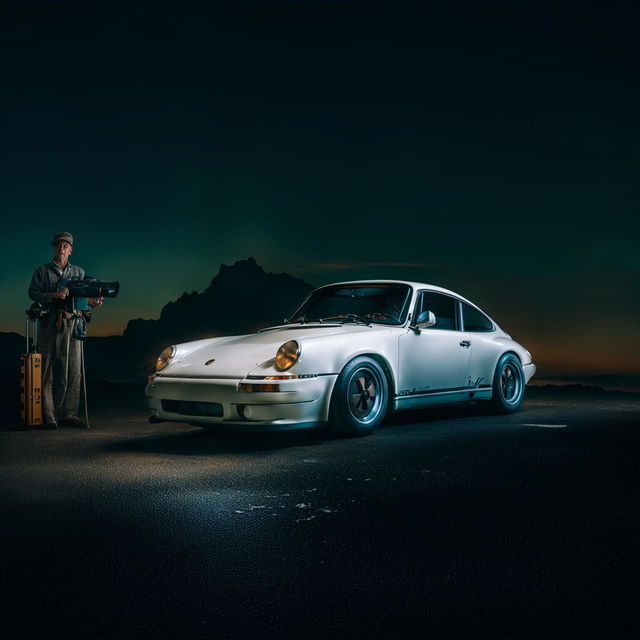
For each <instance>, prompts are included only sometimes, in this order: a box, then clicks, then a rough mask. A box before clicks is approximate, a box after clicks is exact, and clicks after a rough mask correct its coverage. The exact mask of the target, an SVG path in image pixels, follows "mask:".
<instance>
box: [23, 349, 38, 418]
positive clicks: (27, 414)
mask: <svg viewBox="0 0 640 640" xmlns="http://www.w3.org/2000/svg"><path fill="white" fill-rule="evenodd" d="M20 420H21V421H22V424H24V426H25V427H39V426H42V355H41V354H39V353H24V354H22V355H21V356H20Z"/></svg>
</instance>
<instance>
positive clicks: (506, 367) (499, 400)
mask: <svg viewBox="0 0 640 640" xmlns="http://www.w3.org/2000/svg"><path fill="white" fill-rule="evenodd" d="M524 388H525V381H524V373H523V371H522V364H521V363H520V359H519V358H518V356H516V355H514V354H513V353H505V354H504V355H503V356H501V357H500V360H498V364H497V365H496V370H495V373H494V374H493V387H492V394H491V400H489V401H488V402H487V403H486V404H487V406H488V408H489V409H490V410H491V411H492V412H493V413H513V412H514V411H517V410H518V409H519V408H520V405H521V404H522V399H523V398H524Z"/></svg>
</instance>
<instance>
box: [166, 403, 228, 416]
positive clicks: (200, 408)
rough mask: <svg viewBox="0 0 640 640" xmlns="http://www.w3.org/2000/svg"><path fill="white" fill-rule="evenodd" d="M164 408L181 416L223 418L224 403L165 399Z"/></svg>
mask: <svg viewBox="0 0 640 640" xmlns="http://www.w3.org/2000/svg"><path fill="white" fill-rule="evenodd" d="M162 409H163V410H164V411H168V412H169V413H179V414H180V415H181V416H209V417H211V418H221V417H222V415H223V412H222V405H221V404H220V403H219V402H191V401H188V400H163V401H162Z"/></svg>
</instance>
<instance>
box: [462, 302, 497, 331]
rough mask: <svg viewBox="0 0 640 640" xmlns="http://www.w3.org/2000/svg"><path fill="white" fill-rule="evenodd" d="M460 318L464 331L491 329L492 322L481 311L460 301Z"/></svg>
mask: <svg viewBox="0 0 640 640" xmlns="http://www.w3.org/2000/svg"><path fill="white" fill-rule="evenodd" d="M462 320H463V322H464V330H465V331H493V323H492V322H491V320H489V318H487V316H485V315H484V313H482V312H481V311H478V310H477V309H475V308H474V307H472V306H471V305H468V304H466V303H465V302H463V303H462Z"/></svg>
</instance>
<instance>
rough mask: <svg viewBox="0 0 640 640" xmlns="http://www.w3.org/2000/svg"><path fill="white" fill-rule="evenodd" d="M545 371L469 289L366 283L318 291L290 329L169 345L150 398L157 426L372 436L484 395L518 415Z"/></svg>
mask: <svg viewBox="0 0 640 640" xmlns="http://www.w3.org/2000/svg"><path fill="white" fill-rule="evenodd" d="M535 370H536V367H535V365H534V364H533V363H532V361H531V354H530V353H529V352H528V351H527V350H526V349H525V348H524V347H523V346H521V345H520V344H518V343H517V342H515V341H514V340H512V339H511V338H510V336H508V335H507V334H506V333H505V332H504V331H502V329H500V328H499V327H498V326H497V325H496V323H495V322H494V321H493V320H491V318H489V317H488V316H487V315H485V314H484V313H483V312H482V311H481V310H480V309H479V308H478V307H476V306H475V305H474V304H473V303H471V302H469V301H468V300H466V299H465V298H463V297H462V296H459V295H458V294H456V293H454V292H452V291H448V290H447V289H442V288H440V287H436V286H432V285H429V284H421V283H417V282H401V281H390V280H376V281H373V280H371V281H370V280H366V281H358V282H343V283H339V284H331V285H327V286H325V287H321V288H319V289H316V290H315V291H313V292H312V293H311V294H310V295H309V297H308V298H307V299H306V300H305V301H304V302H303V303H302V304H301V305H300V307H299V308H298V309H297V311H296V312H295V313H294V315H293V316H292V318H291V319H290V320H285V322H284V324H282V325H280V326H276V327H270V328H268V329H262V330H261V331H258V332H257V333H254V334H252V335H246V336H232V337H224V338H211V339H207V340H198V341H195V342H187V343H184V344H179V345H175V346H171V347H167V348H166V349H165V350H164V351H163V352H162V353H161V354H160V356H159V358H158V361H157V364H156V373H155V374H154V375H153V376H151V377H150V379H149V384H148V385H147V387H146V395H147V397H148V399H149V408H150V410H151V418H150V420H151V421H152V422H158V421H162V420H172V421H180V422H187V423H190V424H195V425H198V426H202V427H208V428H214V427H216V426H222V425H234V426H237V427H248V426H253V427H259V426H264V427H269V428H270V429H271V428H282V429H291V428H299V427H315V426H321V425H325V424H328V425H329V426H330V427H331V428H332V429H334V430H335V431H337V432H340V433H343V434H347V435H365V434H368V433H371V432H372V431H373V430H374V429H375V428H376V427H377V426H378V425H379V424H380V423H381V422H382V420H383V419H384V417H385V415H387V413H388V412H390V411H395V410H398V409H414V408H416V407H424V406H427V405H435V404H453V403H459V402H468V401H470V400H475V401H482V402H485V403H486V404H487V405H489V406H490V407H491V408H492V409H493V410H495V411H496V412H499V413H509V412H512V411H515V410H516V409H517V408H518V407H519V406H520V404H521V403H522V398H523V395H524V390H525V385H526V383H527V382H528V381H529V380H530V379H531V377H532V376H533V375H534V373H535Z"/></svg>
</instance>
